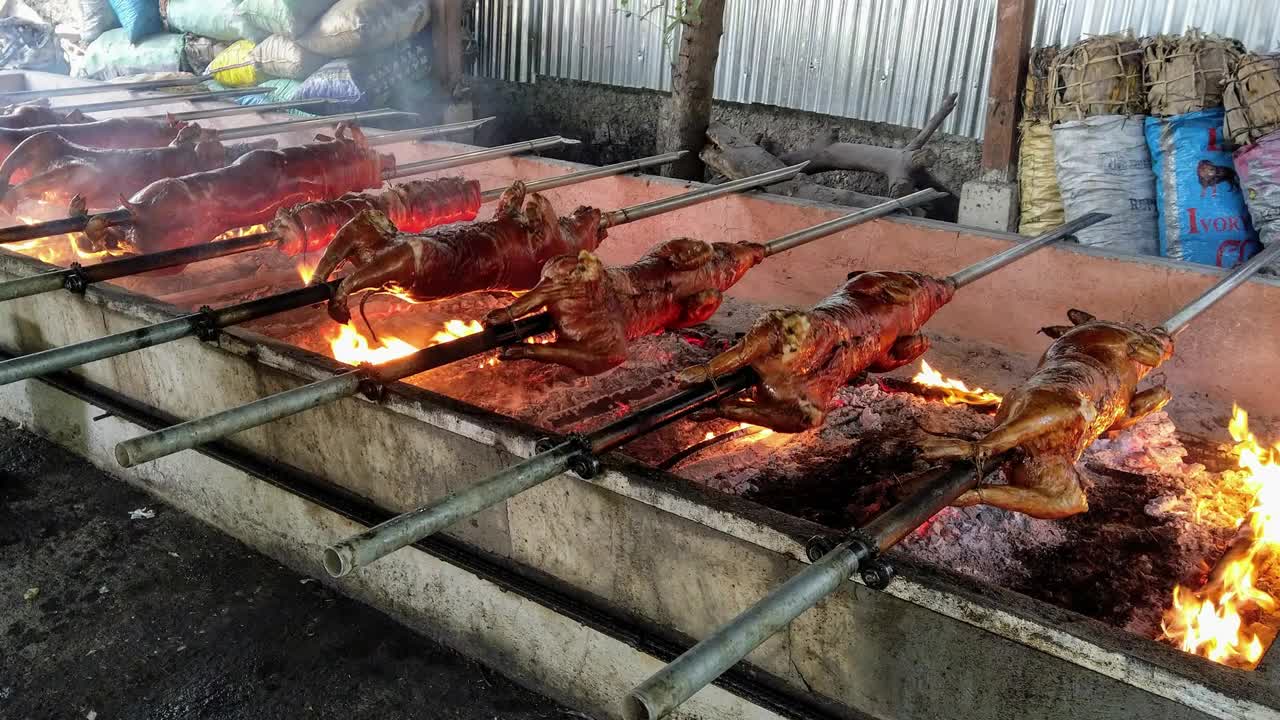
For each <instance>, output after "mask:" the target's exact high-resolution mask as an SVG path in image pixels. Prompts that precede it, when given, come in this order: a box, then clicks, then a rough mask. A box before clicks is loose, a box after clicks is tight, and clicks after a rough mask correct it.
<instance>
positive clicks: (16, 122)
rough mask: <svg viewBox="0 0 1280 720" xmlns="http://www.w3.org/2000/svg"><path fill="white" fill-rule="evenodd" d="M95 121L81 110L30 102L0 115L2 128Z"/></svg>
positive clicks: (0, 126)
mask: <svg viewBox="0 0 1280 720" xmlns="http://www.w3.org/2000/svg"><path fill="white" fill-rule="evenodd" d="M87 122H93V118H91V117H89V116H88V115H85V114H84V113H82V112H80V111H79V110H72V111H70V112H63V111H62V110H55V109H54V108H51V107H49V106H48V105H40V104H36V103H29V104H25V105H15V106H13V107H11V108H9V110H8V111H7V112H5V113H4V114H3V115H0V128H12V129H21V128H29V127H35V126H37V125H72V124H78V123H87Z"/></svg>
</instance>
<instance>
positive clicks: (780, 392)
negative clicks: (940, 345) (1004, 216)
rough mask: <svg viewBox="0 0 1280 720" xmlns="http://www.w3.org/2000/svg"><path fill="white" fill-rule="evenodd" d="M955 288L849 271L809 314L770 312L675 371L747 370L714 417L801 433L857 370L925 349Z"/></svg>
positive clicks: (691, 374) (920, 278) (685, 375)
mask: <svg viewBox="0 0 1280 720" xmlns="http://www.w3.org/2000/svg"><path fill="white" fill-rule="evenodd" d="M955 290H956V288H955V285H954V284H953V283H952V282H951V281H950V280H948V279H938V278H934V277H931V276H929V275H924V274H922V273H915V272H855V273H852V274H850V275H849V279H848V281H846V282H845V284H844V286H843V287H841V288H840V289H839V290H837V291H836V292H835V294H833V295H831V296H830V297H828V298H827V299H825V300H823V301H822V302H820V303H818V304H817V305H815V306H814V307H813V308H812V309H810V310H774V311H771V312H769V313H766V314H765V315H764V316H763V317H761V318H760V319H759V320H757V321H756V322H755V324H754V325H752V327H751V329H750V330H749V331H748V332H747V334H746V336H745V337H743V338H742V340H740V341H739V342H738V343H736V344H735V345H734V346H733V347H731V348H729V349H728V350H726V351H725V352H723V353H721V354H719V355H717V356H716V357H714V358H712V359H711V361H710V362H708V363H706V364H703V365H695V366H693V367H690V368H686V369H685V370H684V371H683V372H681V373H680V380H681V381H682V382H685V383H700V382H703V381H706V380H711V379H713V378H716V377H719V376H721V375H724V374H726V373H730V372H733V371H735V370H738V369H740V368H743V367H747V366H750V367H751V368H752V369H754V370H755V372H756V374H757V375H758V376H759V378H760V381H759V382H758V383H757V384H756V385H755V387H754V388H752V389H751V390H749V391H748V393H747V394H746V395H745V396H744V397H735V398H730V399H728V400H723V401H721V402H719V403H718V404H717V405H716V406H715V407H714V409H713V412H714V413H715V414H716V415H719V416H722V417H726V418H729V419H732V420H739V421H742V422H747V423H751V424H752V425H763V426H764V427H767V428H772V429H774V430H777V431H779V432H802V431H805V430H808V429H810V428H814V427H817V426H819V425H821V424H822V422H823V420H825V419H826V416H827V411H828V407H829V405H830V403H831V398H832V396H833V395H835V392H836V391H837V390H838V389H840V387H842V386H843V385H845V384H846V383H847V382H849V380H851V379H853V378H854V377H856V376H857V375H859V374H861V373H862V372H864V371H867V370H870V371H871V372H889V371H890V370H893V369H895V368H899V367H901V366H903V365H906V364H907V363H910V362H912V361H914V360H915V359H916V358H918V357H920V356H921V355H923V354H924V352H925V350H927V349H928V348H929V341H928V339H927V338H925V337H924V336H923V335H921V334H920V328H921V326H923V325H924V323H925V322H927V321H928V320H929V318H930V317H932V316H933V314H934V313H935V312H937V311H938V309H939V308H941V307H942V306H943V305H946V304H947V303H948V302H950V300H951V298H952V296H953V295H954V294H955Z"/></svg>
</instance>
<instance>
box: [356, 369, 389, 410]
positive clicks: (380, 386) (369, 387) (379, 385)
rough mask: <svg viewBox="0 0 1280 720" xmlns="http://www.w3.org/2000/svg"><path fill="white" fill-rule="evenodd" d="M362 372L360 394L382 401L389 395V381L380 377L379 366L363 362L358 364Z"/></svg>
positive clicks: (372, 399)
mask: <svg viewBox="0 0 1280 720" xmlns="http://www.w3.org/2000/svg"><path fill="white" fill-rule="evenodd" d="M356 371H357V372H359V373H360V376H361V377H360V394H361V395H363V396H365V397H366V398H368V399H369V400H371V401H373V402H376V403H380V402H382V399H383V398H384V397H386V396H387V383H386V382H384V381H383V380H382V378H380V377H378V369H377V366H375V365H373V364H372V363H368V362H362V363H360V364H359V365H357V366H356Z"/></svg>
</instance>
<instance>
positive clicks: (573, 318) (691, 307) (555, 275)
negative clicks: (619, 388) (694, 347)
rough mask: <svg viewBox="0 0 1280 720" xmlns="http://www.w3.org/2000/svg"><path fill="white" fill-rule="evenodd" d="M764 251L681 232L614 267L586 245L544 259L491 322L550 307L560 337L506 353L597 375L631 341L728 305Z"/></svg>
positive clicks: (622, 356) (620, 357) (620, 358)
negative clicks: (534, 279)
mask: <svg viewBox="0 0 1280 720" xmlns="http://www.w3.org/2000/svg"><path fill="white" fill-rule="evenodd" d="M764 257H765V246H764V245H761V244H759V243H750V242H740V243H724V242H719V243H706V242H702V241H701V240H693V239H690V238H677V239H675V240H668V241H667V242H664V243H662V244H661V245H659V246H657V247H656V248H654V249H652V250H650V251H649V252H648V253H647V254H645V256H644V257H642V258H640V259H639V260H638V261H636V262H635V263H634V264H631V265H627V266H624V267H616V268H607V267H605V266H604V264H603V263H601V262H600V259H599V258H597V257H596V256H595V255H594V254H592V253H591V252H590V251H587V250H583V251H581V252H579V253H578V254H577V256H573V255H565V256H561V257H557V258H555V259H553V260H551V261H550V262H548V263H547V264H546V265H544V266H543V268H542V279H541V280H540V281H539V282H538V284H537V286H536V287H534V288H533V290H530V291H529V292H528V293H526V294H525V295H522V296H521V297H519V298H518V299H516V301H515V302H513V303H511V305H509V306H508V307H506V308H500V309H498V310H494V311H493V312H491V313H489V315H488V317H486V318H485V324H487V325H496V324H501V323H506V322H511V321H512V320H514V319H515V318H518V317H520V316H522V315H526V314H528V313H530V312H533V311H535V310H537V309H539V308H543V307H545V308H546V309H547V312H548V313H550V315H551V318H552V320H553V321H554V323H555V328H556V339H555V341H554V342H552V343H548V344H540V345H530V344H519V345H513V346H508V347H506V348H504V349H503V350H502V357H503V358H504V359H511V360H523V359H527V360H537V361H540V362H552V363H558V364H561V365H567V366H569V367H570V368H573V369H574V370H576V371H578V372H579V373H582V374H584V375H594V374H597V373H602V372H604V371H606V370H608V369H610V368H613V367H616V366H618V365H621V364H622V363H623V362H625V361H626V359H627V345H628V343H629V342H630V341H631V340H634V339H636V338H638V337H642V336H644V335H652V334H655V333H660V332H662V331H664V330H670V329H675V328H682V327H689V326H690V325H697V324H698V323H700V322H705V321H706V320H707V319H708V318H710V317H711V316H712V315H714V314H715V312H716V310H717V309H718V308H719V307H720V303H721V302H722V301H723V300H724V296H723V294H722V293H723V292H724V291H725V290H728V289H729V288H730V287H732V286H733V285H734V284H735V283H737V282H738V281H739V280H741V279H742V276H743V275H745V274H746V273H747V271H748V270H750V269H751V268H753V267H755V266H756V265H758V264H759V263H760V262H761V261H762V260H764Z"/></svg>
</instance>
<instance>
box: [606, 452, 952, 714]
mask: <svg viewBox="0 0 1280 720" xmlns="http://www.w3.org/2000/svg"><path fill="white" fill-rule="evenodd" d="M976 484H977V476H976V474H975V472H974V470H973V468H971V467H963V468H962V467H959V466H956V467H953V468H951V469H950V470H947V471H944V472H941V473H939V474H937V475H936V476H935V477H934V478H931V481H930V482H928V483H926V484H925V485H924V487H923V488H922V489H920V490H918V491H917V492H915V493H914V494H913V495H912V496H910V497H908V498H907V499H906V500H904V501H902V502H900V503H898V504H897V505H895V506H893V507H892V508H890V509H889V510H887V511H885V512H884V513H882V514H881V515H880V516H878V517H876V518H875V519H874V520H872V521H871V522H870V523H868V525H867V526H866V527H865V528H863V529H862V530H861V531H860V532H857V533H854V534H853V535H851V536H850V537H849V539H847V540H845V541H844V542H841V543H839V544H838V545H836V546H835V548H834V549H832V550H831V551H830V552H827V553H826V554H825V555H823V556H822V557H821V559H818V560H816V561H815V562H813V563H812V564H811V565H809V567H807V568H805V569H804V570H802V571H800V572H799V573H797V574H796V575H795V576H794V577H792V578H791V579H790V580H788V581H787V582H786V583H784V584H782V585H781V586H780V587H778V589H776V590H774V591H773V592H771V593H769V594H768V595H767V596H765V597H764V599H762V600H760V601H759V602H757V603H756V604H755V605H752V606H751V608H750V609H748V610H747V611H746V612H744V613H742V614H741V615H739V616H738V617H736V618H734V619H733V620H732V621H731V622H729V623H728V624H727V625H724V626H723V627H721V628H720V629H719V630H716V631H715V632H714V633H712V635H711V636H710V637H708V638H706V639H704V640H703V641H702V642H700V643H698V644H697V645H695V646H693V647H692V648H690V649H689V650H688V651H686V652H685V653H684V654H683V655H681V656H680V657H678V658H676V659H675V661H673V662H672V663H671V664H669V665H667V666H666V667H664V668H663V669H662V670H660V671H658V672H657V673H655V674H654V675H653V676H652V677H650V678H649V679H648V680H646V681H644V683H642V684H641V685H640V686H639V687H637V688H636V689H634V690H632V691H631V693H630V694H628V695H627V697H626V699H625V700H624V702H623V711H622V714H623V717H624V718H626V720H657V719H658V718H661V717H663V716H665V715H667V714H668V713H670V712H671V711H672V710H674V709H675V708H676V707H678V706H679V705H680V704H681V703H683V702H684V701H685V700H688V699H689V698H690V697H692V696H693V694H694V693H696V692H698V691H699V690H701V689H702V688H704V687H706V686H707V685H709V684H710V683H711V682H713V681H714V680H715V679H716V678H718V677H720V675H722V674H724V672H725V671H726V670H728V669H729V668H731V667H733V666H734V665H736V664H737V663H738V662H739V661H740V660H742V659H743V658H744V657H746V656H747V654H748V653H750V652H751V651H752V650H754V649H755V648H757V647H759V646H760V644H761V643H763V642H764V641H765V640H767V639H769V638H770V637H772V636H773V635H774V634H775V633H777V632H778V631H780V630H782V629H783V628H785V627H786V626H787V625H789V624H790V623H791V621H792V620H795V619H796V618H797V617H799V616H800V614H801V613H803V612H804V611H805V610H808V609H809V608H811V607H813V606H814V605H816V604H818V602H819V601H820V600H822V599H823V598H825V597H826V596H828V595H830V594H831V593H833V592H835V590H836V589H837V588H839V587H840V586H841V585H843V584H844V583H845V581H846V580H847V579H848V578H849V577H850V576H851V575H852V574H853V573H855V572H857V571H858V568H859V566H860V565H862V564H863V563H865V562H867V561H868V560H871V559H873V558H876V557H877V556H878V555H880V554H881V553H883V552H884V551H885V550H888V549H889V548H891V547H893V546H894V545H896V544H897V543H898V541H900V540H901V539H902V538H904V537H906V536H907V535H908V534H909V533H910V532H912V531H913V530H915V529H916V528H918V527H920V526H921V525H923V524H924V523H925V522H926V521H927V520H928V519H929V518H931V517H933V516H934V514H936V513H937V512H938V511H939V510H942V509H943V508H945V507H947V506H948V505H950V504H951V503H953V502H955V499H956V498H958V497H960V495H961V494H962V493H964V492H965V491H966V490H969V489H970V488H972V487H974V486H975V485H976Z"/></svg>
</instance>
